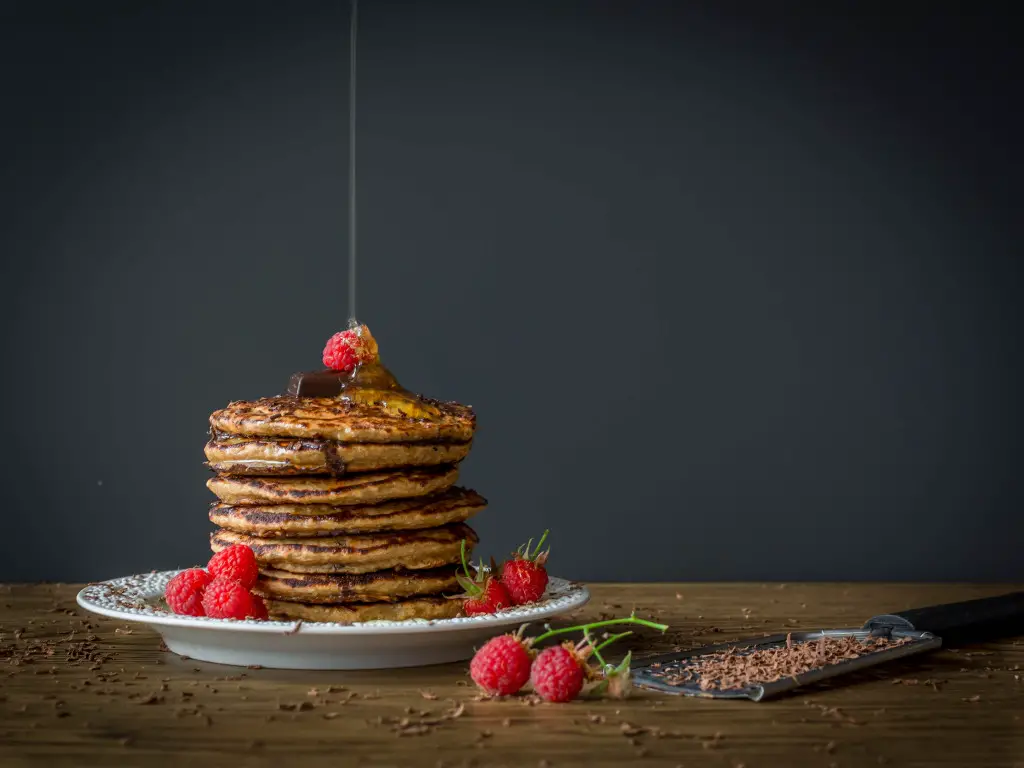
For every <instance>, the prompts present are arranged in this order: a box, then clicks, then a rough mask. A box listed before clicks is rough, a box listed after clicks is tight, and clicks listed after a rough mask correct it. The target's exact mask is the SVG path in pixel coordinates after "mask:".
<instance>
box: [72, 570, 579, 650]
mask: <svg viewBox="0 0 1024 768" xmlns="http://www.w3.org/2000/svg"><path fill="white" fill-rule="evenodd" d="M182 570H184V569H176V570H171V571H152V572H150V573H139V574H134V575H132V576H122V577H120V578H116V579H108V580H106V581H100V582H95V583H92V584H89V585H88V586H86V587H84V588H83V589H81V590H80V591H79V592H78V594H77V596H76V598H75V599H76V602H77V603H78V605H79V606H81V607H82V608H84V609H85V610H87V611H89V612H91V613H95V614H98V615H100V616H106V617H107V618H111V619H117V620H118V621H135V622H140V623H143V624H150V625H153V626H162V627H188V628H190V629H196V630H200V629H209V630H221V631H241V632H252V633H262V634H291V633H293V632H295V630H296V628H297V627H298V626H299V625H301V632H302V634H321V635H373V634H409V633H417V632H428V631H434V632H457V631H460V630H475V629H485V628H488V627H504V626H510V625H520V624H529V623H533V622H535V621H539V620H541V619H547V618H552V617H554V616H558V615H560V614H563V613H568V612H569V611H574V610H576V609H577V608H581V607H583V606H584V605H586V604H587V603H588V602H589V601H590V590H589V589H587V587H586V586H585V585H583V584H581V583H579V582H574V581H570V580H568V579H561V578H558V577H557V576H551V577H550V581H549V582H548V591H549V592H554V594H552V595H550V596H548V597H547V598H545V600H543V601H542V602H540V603H537V604H536V605H532V606H529V607H518V608H513V609H512V610H509V611H501V612H499V613H495V614H489V615H486V616H459V617H456V618H454V619H432V620H426V619H410V620H407V621H367V622H355V623H351V624H341V623H337V622H312V621H255V620H251V619H247V620H245V621H237V620H233V619H211V618H209V617H206V616H179V615H177V614H173V613H165V612H162V611H156V610H153V609H152V608H150V609H147V610H143V609H138V608H128V607H122V606H117V607H107V606H106V605H103V604H102V603H99V602H97V597H98V596H96V597H94V596H93V595H91V594H90V592H92V591H93V590H98V589H102V588H104V587H106V588H108V589H109V588H111V587H115V588H122V587H131V588H133V589H135V590H136V591H138V592H139V594H138V596H137V597H136V598H135V599H141V600H144V601H147V602H149V601H152V600H154V599H155V598H157V597H159V596H161V595H162V594H163V588H164V586H166V584H167V582H168V581H170V579H171V578H173V577H174V575H175V574H177V573H180V572H181V571H182ZM140 584H141V585H143V586H140ZM107 599H108V600H111V601H112V600H113V599H114V598H113V597H108V598H107Z"/></svg>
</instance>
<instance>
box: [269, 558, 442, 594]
mask: <svg viewBox="0 0 1024 768" xmlns="http://www.w3.org/2000/svg"><path fill="white" fill-rule="evenodd" d="M455 574H456V569H455V568H453V567H452V566H450V565H449V566H445V567H444V568H430V569H427V570H421V571H407V570H397V569H396V570H390V571H375V572H373V573H340V574H333V573H332V574H328V573H290V572H288V571H279V570H275V569H273V568H268V569H265V570H262V571H260V579H259V581H258V582H257V583H256V587H255V592H256V593H257V594H259V595H260V596H261V597H266V598H271V599H274V600H288V601H292V602H300V603H377V602H395V601H396V600H402V599H404V598H407V597H414V596H420V595H437V594H439V593H441V592H447V593H449V594H458V593H459V592H461V591H462V590H461V589H459V582H458V581H457V580H456V578H455Z"/></svg>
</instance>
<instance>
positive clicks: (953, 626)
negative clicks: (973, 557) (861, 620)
mask: <svg viewBox="0 0 1024 768" xmlns="http://www.w3.org/2000/svg"><path fill="white" fill-rule="evenodd" d="M886 627H890V628H892V629H904V630H907V629H909V630H917V631H919V632H931V633H932V634H933V635H938V636H939V637H941V638H942V639H943V641H944V643H943V644H944V645H945V644H950V643H956V642H977V641H981V640H985V639H992V638H997V637H1007V636H1012V635H1015V634H1020V633H1022V632H1024V592H1011V593H1010V594H1007V595H999V596H998V597H983V598H981V599H980V600H967V601H966V602H963V603H947V604H945V605H933V606H930V607H928V608H911V609H909V610H906V611H900V612H899V613H891V614H885V615H882V616H874V617H872V618H870V619H868V621H867V623H866V624H865V625H864V629H868V630H872V629H884V628H886Z"/></svg>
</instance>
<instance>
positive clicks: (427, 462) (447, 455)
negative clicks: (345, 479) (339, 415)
mask: <svg viewBox="0 0 1024 768" xmlns="http://www.w3.org/2000/svg"><path fill="white" fill-rule="evenodd" d="M470 446H471V443H470V442H468V441H467V442H459V443H451V442H447V443H437V442H434V443H339V442H336V441H334V440H320V439H313V438H303V439H297V440H274V439H271V438H255V437H240V436H238V435H227V434H223V433H221V434H219V435H216V436H215V437H213V439H211V440H210V441H209V442H208V443H207V444H206V460H207V463H208V464H209V465H210V468H211V469H213V470H214V471H216V472H219V473H220V474H223V475H343V474H347V473H350V472H373V471H377V470H382V469H395V468H398V467H433V466H438V465H440V464H455V463H457V462H460V461H462V460H463V459H464V458H466V456H467V454H468V453H469V449H470Z"/></svg>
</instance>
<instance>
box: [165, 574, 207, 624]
mask: <svg viewBox="0 0 1024 768" xmlns="http://www.w3.org/2000/svg"><path fill="white" fill-rule="evenodd" d="M209 583H210V574H208V573H207V572H206V571H204V570H203V569H202V568H189V569H188V570H187V571H182V572H181V573H179V574H178V575H177V576H175V577H174V578H173V579H171V580H170V581H169V582H167V588H166V589H165V590H164V599H165V600H166V601H167V605H168V607H169V608H170V609H171V610H172V611H174V612H175V613H178V614H181V615H182V616H202V615H203V602H202V601H203V591H204V590H205V589H206V585H207V584H209Z"/></svg>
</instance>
